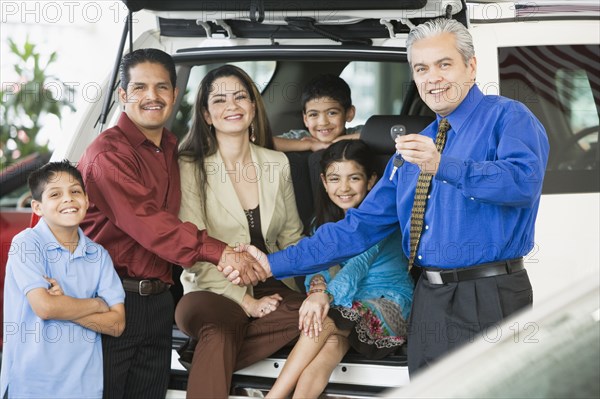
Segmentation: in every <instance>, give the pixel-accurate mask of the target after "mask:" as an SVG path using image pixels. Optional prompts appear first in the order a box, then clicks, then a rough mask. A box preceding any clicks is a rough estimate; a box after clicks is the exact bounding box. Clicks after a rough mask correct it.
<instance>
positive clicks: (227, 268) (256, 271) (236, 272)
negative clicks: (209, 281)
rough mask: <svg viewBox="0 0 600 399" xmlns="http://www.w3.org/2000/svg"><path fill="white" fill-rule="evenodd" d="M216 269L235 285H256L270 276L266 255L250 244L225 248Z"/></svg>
mask: <svg viewBox="0 0 600 399" xmlns="http://www.w3.org/2000/svg"><path fill="white" fill-rule="evenodd" d="M217 269H218V270H219V271H220V272H222V273H223V275H225V277H226V278H227V280H229V281H230V282H232V283H233V284H237V285H250V284H252V285H256V284H258V282H259V281H265V280H266V279H267V278H268V277H271V276H272V273H271V265H269V260H268V259H267V255H266V254H265V253H264V252H262V251H261V250H259V249H258V248H256V247H255V246H254V245H250V244H239V245H238V246H236V247H235V248H232V247H229V246H227V247H225V250H224V251H223V254H222V255H221V259H220V260H219V264H218V265H217Z"/></svg>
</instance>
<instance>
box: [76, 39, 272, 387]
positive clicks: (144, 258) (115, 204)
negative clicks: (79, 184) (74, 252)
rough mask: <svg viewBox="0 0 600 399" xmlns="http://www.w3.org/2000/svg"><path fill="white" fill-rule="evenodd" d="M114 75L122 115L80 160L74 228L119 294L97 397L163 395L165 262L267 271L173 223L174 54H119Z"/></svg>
mask: <svg viewBox="0 0 600 399" xmlns="http://www.w3.org/2000/svg"><path fill="white" fill-rule="evenodd" d="M120 72H121V87H120V88H119V99H120V101H121V103H122V105H123V108H124V112H123V113H122V114H121V116H120V118H119V121H118V122H117V125H116V126H113V127H112V128H110V129H107V130H106V131H104V132H102V133H101V134H100V135H99V136H98V137H97V138H96V139H95V140H94V141H93V142H92V143H91V144H90V146H89V147H88V148H87V150H86V151H85V153H84V154H83V156H82V157H81V160H80V161H79V165H78V168H79V169H80V170H81V172H82V175H83V178H84V181H85V185H86V188H87V191H88V195H89V199H90V207H89V210H88V213H87V216H86V218H85V220H84V222H83V223H81V227H82V228H83V230H84V232H85V234H86V235H88V236H89V237H90V238H91V239H92V240H94V241H95V242H97V243H99V244H101V245H103V246H104V247H105V248H106V249H107V250H108V252H109V253H110V255H111V257H112V260H113V263H114V265H115V268H116V270H117V273H118V274H119V276H120V277H121V279H122V281H123V286H124V288H125V291H126V298H125V309H126V327H125V332H124V333H123V335H122V336H121V337H120V338H118V339H115V338H113V337H108V336H103V337H102V344H103V345H102V350H103V355H104V397H105V398H164V397H165V395H166V391H167V387H168V382H169V372H170V362H171V332H172V326H173V309H174V304H173V298H172V296H171V293H170V292H169V287H170V285H171V284H173V279H172V264H177V265H181V266H183V267H189V266H192V265H193V264H194V263H196V262H197V261H208V262H211V263H213V264H215V265H225V264H230V265H236V266H237V267H239V268H242V269H244V270H246V271H247V273H246V278H247V280H246V282H247V283H251V282H252V283H256V282H257V281H258V280H259V279H260V280H262V279H264V278H266V275H264V273H263V272H261V271H260V266H258V265H255V266H256V267H257V271H256V272H253V271H252V270H253V269H252V264H249V263H250V261H247V260H245V257H240V256H236V255H237V254H234V252H233V249H232V248H230V247H228V246H227V245H226V244H224V243H222V242H221V241H218V240H215V239H213V238H211V237H209V236H208V235H207V234H206V231H205V230H202V231H199V230H198V229H197V227H196V226H195V225H193V224H191V223H183V222H181V221H180V220H179V219H178V217H177V216H178V213H179V205H180V199H181V188H180V179H179V167H178V164H177V139H176V137H175V136H174V135H173V133H171V132H170V131H168V130H167V129H165V127H164V125H165V123H166V121H167V119H168V118H169V117H170V115H171V113H172V111H173V105H174V103H175V100H176V98H177V93H178V89H177V88H176V72H175V64H174V62H173V59H172V58H171V56H170V55H168V54H167V53H165V52H163V51H160V50H157V49H139V50H136V51H134V52H132V53H130V54H127V55H125V56H124V57H123V60H122V61H121V66H120ZM252 263H253V262H252ZM237 267H236V268H237ZM257 273H262V274H260V275H259V274H257Z"/></svg>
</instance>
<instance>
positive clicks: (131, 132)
mask: <svg viewBox="0 0 600 399" xmlns="http://www.w3.org/2000/svg"><path fill="white" fill-rule="evenodd" d="M78 168H79V170H80V171H81V173H82V175H83V179H84V182H85V188H86V191H87V193H88V196H89V199H90V207H89V210H88V212H87V215H86V217H85V219H84V221H83V222H82V223H81V228H82V229H83V231H84V232H85V234H86V235H87V236H88V237H90V238H91V239H92V240H94V241H95V242H97V243H99V244H101V245H102V246H104V247H105V248H106V249H107V250H108V252H109V253H110V256H111V257H112V260H113V263H114V265H115V268H116V270H117V273H118V274H119V275H120V276H121V277H135V278H158V279H160V280H162V281H164V282H166V283H172V282H173V278H172V268H171V264H172V263H174V264H178V265H181V266H184V267H189V266H192V265H193V264H194V263H195V262H197V261H200V260H202V261H208V262H211V263H214V264H216V263H218V261H219V258H220V256H221V254H222V252H223V249H224V248H225V244H224V243H222V242H221V241H218V240H215V239H213V238H211V237H209V236H208V235H207V234H206V230H202V231H199V230H198V229H197V227H196V226H195V225H194V224H192V223H182V222H181V221H180V220H179V219H178V214H179V205H180V201H181V182H180V179H179V166H178V164H177V139H176V137H175V136H174V135H173V134H172V133H171V132H169V131H168V130H167V129H164V130H163V135H162V140H161V143H160V147H157V146H156V145H154V144H153V143H152V142H151V141H149V140H148V139H146V137H145V136H144V134H143V133H142V132H141V131H140V130H139V129H138V128H137V127H136V126H135V125H134V124H133V122H131V120H130V119H129V117H128V116H127V114H125V113H123V114H121V117H120V118H119V122H118V123H117V125H116V126H114V127H112V128H110V129H107V130H106V131H104V132H102V133H101V134H100V135H99V136H98V137H97V138H96V139H95V140H94V141H93V142H92V144H90V146H89V147H88V148H87V150H86V151H85V153H84V154H83V156H82V157H81V160H80V161H79V164H78Z"/></svg>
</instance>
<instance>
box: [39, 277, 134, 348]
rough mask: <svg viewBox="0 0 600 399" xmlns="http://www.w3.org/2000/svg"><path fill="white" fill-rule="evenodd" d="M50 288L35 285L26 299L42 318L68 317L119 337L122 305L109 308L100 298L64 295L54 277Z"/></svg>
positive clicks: (123, 309) (122, 317)
mask: <svg viewBox="0 0 600 399" xmlns="http://www.w3.org/2000/svg"><path fill="white" fill-rule="evenodd" d="M47 280H48V282H49V283H50V284H51V287H50V288H48V289H45V288H35V289H33V290H31V291H29V292H28V293H27V300H28V301H29V304H30V305H31V308H32V309H33V311H34V312H35V314H36V315H37V316H38V317H40V318H41V319H44V320H51V319H54V320H69V321H72V322H73V323H77V324H79V325H81V326H82V327H85V328H88V329H90V330H93V331H96V332H99V333H101V334H107V335H112V336H114V337H118V336H120V335H121V334H122V333H123V330H125V306H124V305H123V304H122V303H119V304H116V305H114V306H111V307H109V306H108V305H107V304H106V302H104V300H103V299H102V298H73V297H71V296H68V295H65V294H64V292H63V291H62V289H61V288H60V285H58V283H57V282H56V280H54V279H51V278H47Z"/></svg>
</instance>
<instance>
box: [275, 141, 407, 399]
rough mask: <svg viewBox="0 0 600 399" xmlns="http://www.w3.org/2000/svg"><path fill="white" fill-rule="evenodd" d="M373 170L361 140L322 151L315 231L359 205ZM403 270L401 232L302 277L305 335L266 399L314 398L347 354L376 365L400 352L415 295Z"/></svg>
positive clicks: (371, 181)
mask: <svg viewBox="0 0 600 399" xmlns="http://www.w3.org/2000/svg"><path fill="white" fill-rule="evenodd" d="M373 164H374V162H373V156H372V154H371V152H370V150H369V148H368V147H367V145H366V144H365V143H364V142H362V141H360V140H344V141H340V142H338V143H335V144H333V145H331V146H330V147H329V148H328V149H327V150H326V151H325V152H324V154H323V157H322V159H321V179H322V181H323V189H321V190H320V192H319V194H318V197H317V214H316V217H315V220H314V225H313V228H315V229H316V228H317V227H318V226H320V225H322V224H324V223H328V222H336V221H338V220H340V219H342V218H344V215H345V213H346V212H348V211H350V209H351V208H355V207H357V206H359V205H360V203H361V202H362V200H363V199H364V198H365V196H366V195H367V193H368V191H369V190H370V189H371V188H372V187H373V185H374V184H375V181H376V180H377V175H376V173H375V172H374V168H373ZM350 212H351V211H350ZM407 265H408V261H407V258H406V256H405V255H404V253H403V252H402V237H401V233H400V230H399V229H398V230H396V231H395V232H394V233H393V234H391V235H390V236H388V237H387V238H385V239H383V240H382V241H380V242H379V243H377V244H376V245H374V246H373V247H371V248H370V249H369V250H367V251H366V252H364V253H362V254H361V255H357V256H355V257H354V258H351V259H349V260H347V261H346V262H342V263H341V264H340V267H333V268H330V269H329V270H328V271H325V272H321V273H318V274H313V275H309V276H307V277H306V281H305V283H306V286H307V293H308V297H307V298H306V300H305V301H304V303H303V304H302V307H301V308H300V312H299V329H300V330H302V331H303V334H302V335H301V336H300V339H299V340H298V343H297V344H296V346H295V347H294V349H293V350H292V352H291V353H290V356H289V357H288V359H287V361H286V362H285V365H284V367H283V369H282V371H281V374H280V375H279V378H278V379H277V381H276V382H275V384H274V385H273V388H272V389H271V391H270V392H269V394H268V395H267V397H268V398H283V397H287V396H288V395H289V394H290V392H292V390H294V387H295V390H294V397H295V398H296V397H297V398H316V397H318V396H319V394H320V393H321V392H322V391H323V390H324V389H325V386H326V385H327V383H328V381H329V377H330V376H331V373H332V372H333V370H334V369H335V367H336V366H337V365H338V364H339V362H340V361H341V360H342V358H343V357H344V355H345V354H346V352H348V350H349V349H350V347H352V348H354V349H355V350H356V351H358V352H359V353H361V354H363V355H365V356H366V357H368V358H370V359H379V358H383V357H385V356H387V355H388V354H390V353H392V352H393V351H395V350H396V349H397V348H398V347H399V346H401V345H402V344H403V343H404V342H405V337H406V333H407V320H408V315H409V313H410V307H411V304H412V294H413V281H412V278H411V277H410V275H409V273H408V266H407ZM336 269H338V270H339V271H338V272H337V274H335V273H334V272H335V271H336Z"/></svg>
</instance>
